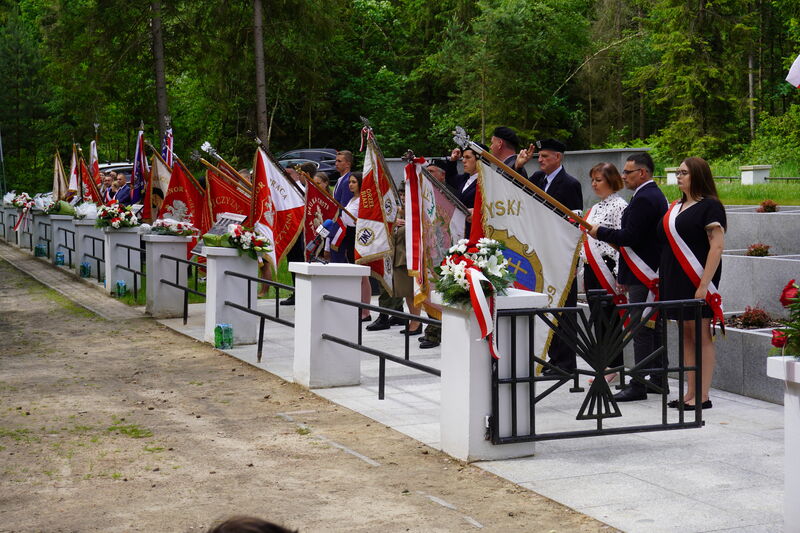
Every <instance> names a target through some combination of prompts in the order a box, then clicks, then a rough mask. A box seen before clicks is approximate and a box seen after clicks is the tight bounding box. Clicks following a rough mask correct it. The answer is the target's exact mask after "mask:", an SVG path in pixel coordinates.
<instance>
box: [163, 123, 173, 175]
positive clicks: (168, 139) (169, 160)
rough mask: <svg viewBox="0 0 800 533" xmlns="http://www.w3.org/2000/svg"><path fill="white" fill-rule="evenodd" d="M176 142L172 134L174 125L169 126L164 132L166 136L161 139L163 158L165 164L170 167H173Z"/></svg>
mask: <svg viewBox="0 0 800 533" xmlns="http://www.w3.org/2000/svg"><path fill="white" fill-rule="evenodd" d="M174 143H175V139H174V137H173V135H172V126H170V127H169V128H167V131H165V132H164V138H163V139H162V140H161V159H162V160H163V161H164V164H165V165H167V166H168V167H172V165H173V164H174V163H173V158H174V157H175V152H174V151H173V145H174Z"/></svg>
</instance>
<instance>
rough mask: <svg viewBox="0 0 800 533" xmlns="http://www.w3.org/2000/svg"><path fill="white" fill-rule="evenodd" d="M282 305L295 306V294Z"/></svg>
mask: <svg viewBox="0 0 800 533" xmlns="http://www.w3.org/2000/svg"><path fill="white" fill-rule="evenodd" d="M280 305H294V294H292V295H291V296H289V297H288V298H286V299H285V300H284V301H282V302H281V303H280Z"/></svg>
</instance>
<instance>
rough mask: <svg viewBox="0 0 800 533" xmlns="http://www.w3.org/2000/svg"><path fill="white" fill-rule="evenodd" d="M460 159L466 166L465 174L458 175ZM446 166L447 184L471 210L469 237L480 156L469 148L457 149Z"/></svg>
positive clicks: (468, 220) (467, 226)
mask: <svg viewBox="0 0 800 533" xmlns="http://www.w3.org/2000/svg"><path fill="white" fill-rule="evenodd" d="M481 147H482V148H483V149H484V150H485V149H487V148H486V147H485V146H481ZM459 159H461V163H462V164H463V165H464V172H462V173H461V174H459V173H458V166H457V162H458V160H459ZM445 166H446V168H445V182H446V183H447V185H448V186H449V187H450V189H451V190H452V191H453V192H454V193H455V195H456V198H458V199H459V200H460V201H461V203H462V204H464V205H465V206H466V207H467V209H468V210H469V215H467V224H466V229H465V232H464V235H466V236H467V237H469V232H470V229H471V226H472V211H473V207H474V206H475V191H477V189H478V155H477V154H476V153H475V151H474V150H472V149H471V148H467V149H465V150H464V151H463V152H462V151H461V149H460V148H456V149H454V150H453V151H452V153H451V154H450V158H449V159H448V160H447V162H446V164H445Z"/></svg>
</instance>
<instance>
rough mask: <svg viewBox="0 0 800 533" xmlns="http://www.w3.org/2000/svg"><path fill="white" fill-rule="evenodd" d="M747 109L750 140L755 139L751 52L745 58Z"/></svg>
mask: <svg viewBox="0 0 800 533" xmlns="http://www.w3.org/2000/svg"><path fill="white" fill-rule="evenodd" d="M747 89H748V98H747V107H749V108H750V140H751V141H752V140H753V139H755V137H756V109H755V96H754V94H753V52H752V51H751V52H750V54H749V55H748V56H747Z"/></svg>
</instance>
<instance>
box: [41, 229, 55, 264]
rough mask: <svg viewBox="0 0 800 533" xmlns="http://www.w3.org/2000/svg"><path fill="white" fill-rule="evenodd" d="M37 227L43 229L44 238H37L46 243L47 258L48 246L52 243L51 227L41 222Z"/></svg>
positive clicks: (48, 254) (48, 253) (48, 255)
mask: <svg viewBox="0 0 800 533" xmlns="http://www.w3.org/2000/svg"><path fill="white" fill-rule="evenodd" d="M39 226H40V227H41V228H42V229H43V231H42V233H43V234H44V236H41V235H40V236H39V240H40V241H44V242H45V243H47V257H50V245H51V243H52V242H53V226H52V225H50V224H48V223H47V222H41V223H39Z"/></svg>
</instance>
